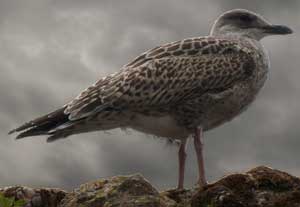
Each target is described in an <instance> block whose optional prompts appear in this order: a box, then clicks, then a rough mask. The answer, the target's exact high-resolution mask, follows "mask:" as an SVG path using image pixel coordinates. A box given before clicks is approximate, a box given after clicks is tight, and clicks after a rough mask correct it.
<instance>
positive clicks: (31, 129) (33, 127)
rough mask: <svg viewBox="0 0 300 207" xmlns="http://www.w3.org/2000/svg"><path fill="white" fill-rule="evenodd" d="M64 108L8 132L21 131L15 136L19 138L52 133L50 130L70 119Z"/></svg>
mask: <svg viewBox="0 0 300 207" xmlns="http://www.w3.org/2000/svg"><path fill="white" fill-rule="evenodd" d="M64 110H65V107H63V108H60V109H58V110H56V111H53V112H51V113H49V114H46V115H44V116H41V117H39V118H37V119H34V120H32V121H30V122H27V123H25V124H23V125H21V126H20V127H18V128H16V129H13V130H11V131H10V132H9V134H12V133H15V132H21V133H20V134H19V135H18V136H17V137H16V139H21V138H24V137H29V136H37V135H47V134H52V133H53V132H52V133H50V132H49V131H50V130H52V129H54V128H56V127H58V126H60V125H62V124H64V123H66V122H69V121H70V120H69V118H68V114H65V113H64Z"/></svg>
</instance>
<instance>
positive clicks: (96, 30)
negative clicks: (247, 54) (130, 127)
mask: <svg viewBox="0 0 300 207" xmlns="http://www.w3.org/2000/svg"><path fill="white" fill-rule="evenodd" d="M232 8H245V9H250V10H253V11H255V12H258V13H260V14H262V15H263V16H265V17H266V18H267V19H268V20H269V21H271V22H273V23H276V24H287V25H289V26H291V27H292V28H293V29H294V31H295V34H294V35H291V36H284V37H283V36H274V37H270V38H266V39H264V40H263V43H264V45H265V47H266V49H267V50H268V51H269V53H270V57H271V66H272V68H271V71H270V72H271V73H270V77H269V80H268V81H267V85H266V86H265V88H264V89H263V91H262V92H261V93H260V95H259V97H258V99H257V100H256V102H255V103H254V104H253V105H252V107H250V109H249V110H248V111H247V112H245V113H244V114H242V115H241V116H240V117H238V118H236V119H235V120H234V121H232V122H230V123H229V124H226V125H224V126H222V127H220V128H218V129H216V130H214V131H211V132H208V133H206V134H205V156H206V168H207V171H208V179H209V180H210V181H213V180H215V179H217V178H219V177H221V176H223V175H224V174H227V173H230V172H235V171H244V170H247V169H248V168H251V167H254V166H257V165H262V164H264V165H269V166H272V167H274V168H279V169H283V170H286V171H288V172H290V173H293V174H295V175H300V159H299V158H298V157H299V156H300V152H299V146H300V138H299V131H300V129H299V122H300V112H299V101H300V92H299V91H300V82H299V80H298V79H299V77H300V69H299V66H300V60H299V57H300V56H299V54H300V40H299V38H300V35H299V34H298V33H299V31H300V21H299V20H300V13H299V10H300V2H299V1H297V0H294V1H292V0H289V1H282V0H276V1H274V0H269V1H259V0H255V1H238V0H204V1H200V0H187V1H180V0H165V1H160V0H151V1H146V0H138V1H137V0H136V1H133V0H123V1H103V0H101V1H99V0H85V1H81V0H65V1H62V0H60V1H58V0H57V1H54V0H53V1H50V0H48V1H41V0H27V1H17V0H0V97H1V98H0V138H1V141H0V142H1V144H0V163H1V167H0V184H1V185H2V186H4V185H13V184H25V185H30V186H56V187H62V188H67V189H70V188H72V187H75V186H77V185H79V184H80V183H82V182H85V181H88V180H92V179H96V178H100V177H105V176H112V175H117V174H128V173H135V172H140V173H142V174H143V175H144V176H145V177H146V178H147V179H149V180H150V181H151V182H152V183H153V184H155V185H156V186H157V187H160V188H168V187H174V186H175V185H176V179H177V147H176V146H175V145H174V146H173V145H167V144H166V142H165V141H164V140H161V139H154V138H152V137H150V136H147V135H143V134H141V133H138V132H134V131H130V132H127V133H126V132H122V131H120V130H113V131H110V132H109V133H107V132H96V133H90V134H84V135H77V136H72V137H70V138H69V139H66V140H62V141H58V142H54V143H53V144H47V143H46V142H45V138H44V137H35V138H29V139H25V140H20V141H17V142H16V141H15V140H14V139H13V137H10V136H8V135H7V132H8V131H9V129H11V128H13V127H15V126H17V125H19V124H21V123H23V122H25V121H28V120H29V119H31V118H34V117H36V116H39V115H42V114H44V113H47V112H50V111H52V110H54V109H55V108H56V107H59V106H61V105H63V104H64V103H65V102H67V101H69V100H70V99H71V98H73V97H74V96H76V95H77V94H78V93H79V92H80V91H81V90H83V89H84V88H85V87H87V86H89V85H90V84H92V83H93V82H94V81H96V80H97V79H98V78H99V77H101V76H104V75H106V74H109V73H111V72H114V71H117V70H118V69H119V68H120V67H121V66H122V65H123V64H126V63H127V62H128V61H129V60H131V59H132V58H134V57H135V56H137V55H138V54H139V53H141V52H143V51H145V50H147V49H150V48H152V47H155V46H157V45H159V44H161V43H164V42H169V41H174V40H178V39H182V38H186V37H191V36H201V35H207V34H208V32H209V28H210V26H211V24H212V23H213V21H214V19H215V18H216V17H217V16H218V15H219V14H220V13H222V12H224V11H226V10H228V9H232ZM188 151H189V157H188V162H187V172H186V181H187V182H186V183H187V185H188V186H192V185H193V184H194V183H195V181H196V178H197V170H196V169H197V168H196V162H195V156H194V152H193V148H192V145H189V148H188Z"/></svg>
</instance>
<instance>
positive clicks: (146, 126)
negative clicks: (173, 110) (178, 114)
mask: <svg viewBox="0 0 300 207" xmlns="http://www.w3.org/2000/svg"><path fill="white" fill-rule="evenodd" d="M130 128H132V129H135V130H137V131H140V132H144V133H146V134H151V135H154V136H158V137H165V138H171V139H183V138H186V137H188V136H189V134H190V133H189V132H188V131H187V130H186V129H185V128H184V127H182V126H179V125H178V123H177V122H176V120H175V119H174V118H173V117H171V116H169V115H165V116H159V117H158V116H147V115H142V114H136V115H135V116H134V118H133V119H132V121H131V124H130Z"/></svg>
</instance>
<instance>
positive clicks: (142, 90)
mask: <svg viewBox="0 0 300 207" xmlns="http://www.w3.org/2000/svg"><path fill="white" fill-rule="evenodd" d="M251 52H252V51H251V50H249V49H248V48H246V47H244V48H242V47H241V46H240V45H239V44H238V42H233V41H228V40H225V39H215V38H212V37H204V38H191V39H185V40H183V41H179V42H173V43H169V44H166V45H163V46H160V47H156V48H154V49H152V50H149V51H147V52H145V53H143V54H142V55H140V56H138V57H137V58H136V59H135V60H133V61H132V62H131V63H129V64H127V65H125V66H124V67H123V69H122V70H121V71H120V72H117V73H115V74H113V75H110V76H108V77H105V78H103V79H100V80H99V81H98V82H97V83H96V84H95V85H94V86H92V87H90V88H88V89H87V90H86V91H84V92H82V93H81V94H80V95H79V96H78V97H77V98H76V99H74V100H73V101H72V102H70V103H69V104H68V105H67V108H66V110H65V113H66V114H70V119H71V120H76V119H80V118H82V117H86V116H89V115H91V114H92V113H99V112H101V110H103V109H105V108H107V107H109V108H112V109H116V110H124V109H127V110H128V109H129V110H137V111H139V112H142V113H143V112H145V111H148V110H150V111H156V110H164V111H166V112H167V111H170V108H173V107H174V106H176V105H178V104H180V103H182V100H183V99H187V98H192V97H193V96H195V95H196V96H199V95H200V94H202V93H204V92H207V91H210V90H222V89H224V88H226V87H228V86H230V85H233V84H235V83H236V82H237V81H240V80H243V79H245V78H247V77H248V76H249V75H251V74H249V68H250V67H249V64H253V59H252V57H251V55H250V53H251ZM250 70H251V68H250ZM250 73H251V71H250Z"/></svg>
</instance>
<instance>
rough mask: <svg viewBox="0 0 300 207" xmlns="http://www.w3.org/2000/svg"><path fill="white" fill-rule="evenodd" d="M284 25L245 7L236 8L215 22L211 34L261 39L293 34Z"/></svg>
mask: <svg viewBox="0 0 300 207" xmlns="http://www.w3.org/2000/svg"><path fill="white" fill-rule="evenodd" d="M291 33H293V31H292V30H291V29H290V28H289V27H287V26H284V25H276V24H271V23H270V22H268V21H267V20H266V19H265V18H263V17H262V16H260V15H258V14H255V13H254V12H251V11H248V10H245V9H234V10H230V11H227V12H225V13H224V14H222V15H221V16H220V17H219V18H218V19H217V20H216V21H215V23H214V25H213V27H212V29H211V32H210V35H213V36H219V35H235V36H245V37H249V38H252V39H255V40H260V39H262V38H263V37H266V36H269V35H285V34H291Z"/></svg>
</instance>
